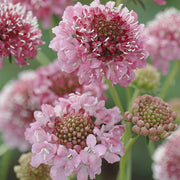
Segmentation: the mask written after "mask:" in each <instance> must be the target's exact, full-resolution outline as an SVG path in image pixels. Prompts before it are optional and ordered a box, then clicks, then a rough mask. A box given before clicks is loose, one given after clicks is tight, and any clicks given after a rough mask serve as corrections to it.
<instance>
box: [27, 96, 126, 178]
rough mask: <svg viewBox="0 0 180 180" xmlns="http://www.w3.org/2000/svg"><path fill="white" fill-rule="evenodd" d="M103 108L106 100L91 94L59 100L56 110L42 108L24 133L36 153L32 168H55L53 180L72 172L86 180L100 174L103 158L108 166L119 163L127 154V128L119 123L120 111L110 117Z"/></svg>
mask: <svg viewBox="0 0 180 180" xmlns="http://www.w3.org/2000/svg"><path fill="white" fill-rule="evenodd" d="M104 105H105V102H104V101H98V99H97V98H95V97H93V96H88V94H83V95H81V96H79V95H75V94H71V95H70V96H69V98H59V101H57V102H56V104H55V106H54V107H53V106H50V105H45V104H44V105H42V111H36V112H35V118H36V122H34V123H32V124H31V128H27V130H26V132H25V136H26V139H27V140H28V141H29V142H30V143H31V144H32V152H33V153H34V154H35V155H34V157H33V159H32V162H31V165H33V166H35V167H37V166H38V165H40V164H41V163H45V164H49V165H52V168H51V178H52V179H53V180H56V179H58V178H59V176H60V175H61V179H62V180H65V179H67V177H68V176H69V175H71V174H72V173H74V174H77V179H78V180H81V179H83V180H87V179H88V176H89V177H90V179H94V178H95V175H96V174H100V172H101V165H102V158H105V159H106V160H107V161H108V162H109V163H114V162H116V161H119V160H120V156H122V155H123V153H124V145H123V143H122V142H121V137H122V133H123V132H124V125H116V124H117V123H119V122H120V120H121V119H122V116H121V115H120V112H119V110H118V108H115V109H114V110H113V112H114V116H113V115H111V111H110V110H108V109H106V108H105V107H104ZM101 112H105V114H106V119H104V116H102V117H101V116H100V115H101ZM108 118H109V120H108ZM104 136H106V137H107V138H104ZM108 154H110V155H111V157H110V156H109V157H107V156H108ZM105 156H106V157H107V158H106V157H105ZM114 157H115V158H114Z"/></svg>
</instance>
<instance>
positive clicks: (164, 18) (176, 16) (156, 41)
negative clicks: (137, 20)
mask: <svg viewBox="0 0 180 180" xmlns="http://www.w3.org/2000/svg"><path fill="white" fill-rule="evenodd" d="M179 26H180V11H179V10H177V9H175V8H170V9H167V10H165V11H164V12H160V13H158V14H157V15H156V17H155V19H154V20H153V21H151V22H149V23H148V24H147V27H146V29H145V36H147V37H148V38H149V39H148V41H147V42H145V48H146V50H148V52H149V55H150V57H151V60H152V64H153V65H154V66H155V67H157V68H158V69H159V70H161V71H162V73H163V74H167V73H168V70H169V62H170V61H174V60H176V59H178V60H179V59H180V38H179V37H180V31H179Z"/></svg>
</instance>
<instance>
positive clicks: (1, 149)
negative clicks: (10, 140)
mask: <svg viewBox="0 0 180 180" xmlns="http://www.w3.org/2000/svg"><path fill="white" fill-rule="evenodd" d="M7 151H8V147H7V146H6V144H2V145H1V146H0V157H1V156H2V155H3V154H4V153H6V152H7Z"/></svg>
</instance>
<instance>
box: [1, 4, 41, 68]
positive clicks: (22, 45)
mask: <svg viewBox="0 0 180 180" xmlns="http://www.w3.org/2000/svg"><path fill="white" fill-rule="evenodd" d="M37 26H38V24H37V19H36V17H33V16H32V13H31V12H30V11H28V12H26V9H25V8H24V7H23V6H21V5H20V4H14V5H13V4H12V3H1V4H0V32H1V34H0V68H2V62H3V58H4V56H6V57H8V56H9V59H10V60H11V56H13V57H14V58H15V62H16V64H18V65H19V66H22V65H26V64H28V63H27V62H26V58H28V59H33V58H35V57H36V55H37V50H36V47H37V46H39V45H41V44H42V41H41V40H40V38H41V31H40V29H38V28H37Z"/></svg>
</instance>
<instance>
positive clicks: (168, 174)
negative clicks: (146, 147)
mask: <svg viewBox="0 0 180 180" xmlns="http://www.w3.org/2000/svg"><path fill="white" fill-rule="evenodd" d="M179 149H180V130H177V131H176V132H174V133H173V134H172V136H170V138H169V139H167V141H166V142H165V143H163V144H162V145H160V146H159V147H158V148H157V149H156V151H155V153H154V155H153V160H154V163H153V165H152V169H153V176H154V178H155V179H157V180H161V179H163V180H179V179H180V151H179Z"/></svg>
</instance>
